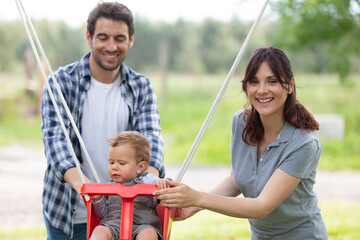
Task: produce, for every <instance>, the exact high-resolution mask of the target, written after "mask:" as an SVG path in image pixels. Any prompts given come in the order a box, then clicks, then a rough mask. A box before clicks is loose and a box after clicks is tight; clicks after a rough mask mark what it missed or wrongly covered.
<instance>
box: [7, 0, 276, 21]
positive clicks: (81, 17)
mask: <svg viewBox="0 0 360 240" xmlns="http://www.w3.org/2000/svg"><path fill="white" fill-rule="evenodd" d="M118 1H119V2H121V3H123V4H125V5H126V6H127V7H129V9H130V10H131V11H132V12H133V14H135V15H138V16H141V17H145V18H147V19H149V20H154V21H156V20H163V21H167V22H173V21H175V20H177V19H178V18H179V17H182V18H183V19H185V20H192V21H197V22H199V21H201V20H203V19H204V18H206V17H211V18H214V19H218V20H221V21H229V20H230V19H231V18H232V17H233V16H237V17H238V18H240V19H242V20H254V19H255V18H256V16H257V15H258V13H259V11H260V8H261V7H262V5H263V4H264V2H265V0H223V1H219V0H217V1H215V0H181V1H175V0H118ZM22 3H23V5H24V8H25V10H26V12H27V14H28V15H29V16H30V17H31V18H34V19H42V18H47V19H49V20H63V21H65V22H66V23H68V24H70V25H71V26H74V27H78V26H80V25H81V24H83V23H85V22H86V19H87V16H88V14H89V12H90V11H91V10H92V9H93V7H94V6H95V5H96V4H97V3H98V0H22ZM267 15H269V6H267V9H266V11H265V13H264V16H267ZM14 19H20V15H19V13H18V9H17V7H16V3H15V0H0V21H6V20H14Z"/></svg>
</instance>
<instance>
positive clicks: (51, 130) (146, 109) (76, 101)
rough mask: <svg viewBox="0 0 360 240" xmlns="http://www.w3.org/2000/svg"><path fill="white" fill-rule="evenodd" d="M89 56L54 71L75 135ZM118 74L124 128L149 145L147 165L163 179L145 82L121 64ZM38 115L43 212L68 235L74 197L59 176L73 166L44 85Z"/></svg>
mask: <svg viewBox="0 0 360 240" xmlns="http://www.w3.org/2000/svg"><path fill="white" fill-rule="evenodd" d="M89 56H90V53H87V54H86V55H84V56H83V57H82V58H81V59H80V60H79V61H76V62H74V63H72V64H69V65H67V66H65V67H60V68H59V69H58V70H57V71H56V72H55V73H54V74H55V77H56V80H57V81H58V83H59V86H60V89H61V91H62V94H63V96H64V98H65V101H66V103H67V105H68V107H69V109H70V112H71V114H72V116H73V118H74V121H75V123H76V125H77V126H78V128H79V131H80V132H81V116H82V111H83V105H84V100H85V97H86V93H87V90H88V89H89V87H90V83H91V81H90V79H91V76H90V67H89ZM121 71H122V79H121V83H120V89H121V94H122V97H123V98H124V100H125V102H126V103H127V105H128V106H129V113H130V114H129V115H130V117H129V123H128V129H127V130H131V131H138V132H140V133H141V134H142V135H144V136H146V137H147V139H148V140H149V142H150V146H151V162H150V165H151V166H154V167H156V168H157V169H158V170H159V171H160V177H164V175H165V169H164V166H163V149H164V141H163V138H162V136H161V129H160V116H159V111H158V104H157V98H156V95H155V92H154V90H153V88H152V87H151V84H150V81H149V79H148V78H146V77H145V76H143V75H141V74H138V73H136V72H134V71H133V70H132V69H131V68H129V67H127V66H126V65H124V64H122V65H121ZM49 84H50V86H51V89H52V91H53V93H54V95H55V99H56V102H57V105H58V106H59V110H60V114H61V116H62V118H63V120H64V124H65V127H66V129H68V133H69V137H70V139H71V142H72V145H73V148H74V151H75V154H76V156H77V158H78V159H79V161H80V162H82V157H81V149H80V144H79V141H78V140H77V137H76V134H75V132H74V130H73V128H72V127H71V124H70V120H69V119H68V117H67V114H66V112H65V110H64V108H63V106H62V104H61V102H60V97H59V96H58V94H57V91H56V89H55V88H54V83H53V80H52V79H51V78H50V79H49ZM41 116H42V123H41V130H42V132H43V142H44V147H45V155H46V158H47V162H48V164H47V169H46V172H45V178H44V189H43V197H42V199H43V200H42V201H43V205H44V211H45V214H46V216H47V218H48V219H49V222H50V224H51V225H52V226H54V227H56V228H58V229H62V230H63V231H64V232H65V233H66V234H68V235H69V236H71V235H72V231H73V217H74V211H75V207H76V204H77V202H78V199H79V196H78V194H77V192H76V191H75V190H74V189H73V188H72V187H71V186H70V185H69V184H67V183H66V182H65V181H64V179H63V178H64V174H65V172H66V171H67V170H68V169H69V168H71V167H75V162H74V160H73V158H72V156H71V154H70V151H69V149H68V146H67V143H66V140H65V136H64V134H63V131H62V129H61V126H60V123H59V121H58V118H57V116H56V112H55V110H54V107H53V104H52V102H51V99H50V95H49V93H48V91H47V88H46V87H44V89H43V94H42V104H41Z"/></svg>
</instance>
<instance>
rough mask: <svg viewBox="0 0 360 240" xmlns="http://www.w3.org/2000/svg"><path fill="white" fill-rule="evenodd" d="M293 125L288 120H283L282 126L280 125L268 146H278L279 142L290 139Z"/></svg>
mask: <svg viewBox="0 0 360 240" xmlns="http://www.w3.org/2000/svg"><path fill="white" fill-rule="evenodd" d="M295 129H296V128H295V127H294V126H293V125H291V124H290V123H288V122H285V124H284V126H283V127H282V129H281V131H280V133H279V135H278V136H277V137H276V138H275V140H274V142H272V143H271V144H270V145H269V147H274V146H279V145H280V143H284V142H287V141H289V140H290V139H291V136H292V135H293V133H294V131H295Z"/></svg>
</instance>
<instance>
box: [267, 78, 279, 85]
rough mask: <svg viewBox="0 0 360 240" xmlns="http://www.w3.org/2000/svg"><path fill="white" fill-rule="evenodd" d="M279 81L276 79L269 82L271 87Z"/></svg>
mask: <svg viewBox="0 0 360 240" xmlns="http://www.w3.org/2000/svg"><path fill="white" fill-rule="evenodd" d="M277 82H278V81H277V80H276V79H272V80H270V81H269V83H270V84H271V85H274V84H276V83H277Z"/></svg>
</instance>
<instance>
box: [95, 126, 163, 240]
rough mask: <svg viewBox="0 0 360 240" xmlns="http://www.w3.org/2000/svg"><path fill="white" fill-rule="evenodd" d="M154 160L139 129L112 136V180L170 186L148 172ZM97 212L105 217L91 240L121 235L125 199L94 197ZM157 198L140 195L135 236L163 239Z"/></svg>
mask: <svg viewBox="0 0 360 240" xmlns="http://www.w3.org/2000/svg"><path fill="white" fill-rule="evenodd" d="M149 162H150V144H149V142H148V140H147V139H146V137H144V136H142V135H141V134H140V133H138V132H135V131H125V132H121V133H119V134H118V135H116V136H115V137H113V138H112V139H110V152H109V167H108V171H109V175H110V177H111V179H112V181H111V182H115V183H121V184H123V185H124V186H133V185H135V184H138V183H141V184H156V185H157V186H158V188H165V187H167V184H166V180H163V179H159V178H158V177H157V176H155V175H153V174H151V173H148V172H146V170H147V167H148V164H149ZM92 201H93V207H94V211H95V215H96V216H97V217H98V218H100V219H101V221H100V224H99V225H98V226H97V227H95V229H94V231H93V233H92V235H91V238H90V240H96V239H102V240H103V239H109V240H118V239H119V238H120V220H121V206H122V199H121V197H119V196H108V197H107V199H105V197H104V196H94V197H93V200H92ZM156 205H157V201H156V200H155V199H154V198H153V197H143V196H139V197H137V198H135V202H134V217H133V229H132V239H136V240H140V239H151V240H152V239H156V240H157V239H162V234H161V233H162V231H161V224H160V220H159V217H158V214H157V210H156Z"/></svg>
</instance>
